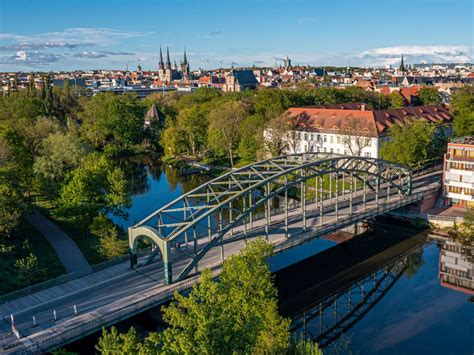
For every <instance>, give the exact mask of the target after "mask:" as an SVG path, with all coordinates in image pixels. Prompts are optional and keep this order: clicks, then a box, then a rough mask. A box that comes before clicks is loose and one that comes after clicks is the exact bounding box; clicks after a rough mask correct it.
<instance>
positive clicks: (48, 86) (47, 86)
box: [41, 74, 54, 117]
mask: <svg viewBox="0 0 474 355" xmlns="http://www.w3.org/2000/svg"><path fill="white" fill-rule="evenodd" d="M41 93H42V95H41V99H42V104H43V105H42V112H43V115H45V116H46V117H50V116H53V115H54V94H53V86H52V83H51V77H50V75H49V74H48V75H45V76H43V87H42V91H41Z"/></svg>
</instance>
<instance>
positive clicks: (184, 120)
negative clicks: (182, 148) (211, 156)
mask: <svg viewBox="0 0 474 355" xmlns="http://www.w3.org/2000/svg"><path fill="white" fill-rule="evenodd" d="M176 126H177V127H178V128H179V129H180V131H181V132H182V134H183V141H184V143H185V144H186V146H187V147H188V149H189V152H190V153H191V154H192V155H196V154H200V153H202V152H203V150H205V148H206V146H207V129H208V120H207V116H206V111H205V110H204V109H203V107H201V106H199V105H193V106H191V107H190V108H184V109H182V110H181V111H180V112H179V114H178V117H177V118H176Z"/></svg>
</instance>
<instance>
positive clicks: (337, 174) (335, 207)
mask: <svg viewBox="0 0 474 355" xmlns="http://www.w3.org/2000/svg"><path fill="white" fill-rule="evenodd" d="M338 195H339V173H338V171H336V196H335V197H336V201H335V202H336V205H335V206H334V213H335V215H336V221H337V220H338V219H339V213H338V212H339V211H338V206H337V200H338V199H339V196H338Z"/></svg>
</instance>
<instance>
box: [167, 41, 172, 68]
mask: <svg viewBox="0 0 474 355" xmlns="http://www.w3.org/2000/svg"><path fill="white" fill-rule="evenodd" d="M166 69H171V60H170V49H169V47H168V46H166Z"/></svg>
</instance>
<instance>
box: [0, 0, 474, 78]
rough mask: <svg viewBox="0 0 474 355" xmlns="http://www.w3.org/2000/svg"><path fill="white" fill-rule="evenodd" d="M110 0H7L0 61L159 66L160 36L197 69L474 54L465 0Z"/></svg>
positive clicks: (10, 65)
mask: <svg viewBox="0 0 474 355" xmlns="http://www.w3.org/2000/svg"><path fill="white" fill-rule="evenodd" d="M110 4H111V3H104V2H101V3H98V4H97V3H94V2H91V1H82V2H78V1H71V2H67V3H62V2H55V1H42V2H41V3H33V2H31V1H16V2H14V3H13V2H7V1H5V0H2V1H0V20H1V21H0V23H1V24H0V70H1V71H29V70H34V71H49V70H54V71H59V70H75V69H82V70H88V69H122V68H125V67H127V66H128V67H129V68H130V69H134V68H136V67H137V66H138V65H140V66H141V67H142V68H143V69H144V70H157V69H158V60H159V47H160V45H161V46H162V47H163V48H166V46H169V48H170V55H171V58H172V61H173V60H176V61H177V62H178V63H179V61H180V60H181V59H182V55H183V50H184V48H186V49H187V54H188V59H189V62H190V64H191V67H192V69H197V68H205V69H208V68H218V67H229V66H231V65H235V66H251V65H256V66H271V65H274V64H275V63H278V62H281V61H282V59H283V57H284V56H286V55H288V56H289V57H290V58H291V59H292V61H293V63H294V64H295V65H298V64H309V65H315V66H327V65H337V66H346V65H348V64H349V65H351V66H371V67H379V66H384V65H386V64H392V65H397V64H398V63H399V61H400V55H401V54H402V53H403V54H404V56H405V61H406V63H408V64H413V63H423V62H427V63H431V62H459V63H464V62H470V61H471V58H472V48H473V47H472V24H471V20H470V16H471V12H472V4H471V2H470V1H466V0H456V1H452V3H450V6H449V7H446V6H445V5H443V4H442V2H440V1H434V2H433V1H431V2H430V3H429V4H428V2H426V1H423V0H417V1H411V2H408V1H398V2H392V1H391V2H384V4H378V3H376V2H375V1H365V5H366V6H364V11H363V13H362V12H361V11H360V9H359V7H358V6H357V4H353V3H351V2H348V1H334V2H332V3H330V4H327V3H325V4H312V3H306V2H302V1H293V2H291V3H289V2H286V1H276V2H274V3H272V5H271V6H270V5H268V4H265V3H263V2H261V1H257V2H255V3H251V2H249V1H247V0H244V1H241V2H239V6H237V4H236V3H235V2H230V1H226V2H223V3H220V2H216V1H207V2H205V3H200V4H199V5H197V3H194V2H185V1H180V2H179V1H178V3H173V4H172V3H171V2H163V1H160V2H158V3H155V2H153V3H152V2H149V1H137V2H134V3H133V4H132V5H131V4H130V3H129V2H126V1H117V2H114V4H113V6H111V5H110ZM428 5H430V6H428ZM178 9H180V10H179V11H178ZM183 9H184V10H183ZM50 19H54V21H51V20H50ZM421 19H424V20H423V21H422V20H421ZM429 19H433V21H436V22H437V24H440V22H439V21H440V19H442V22H441V23H442V26H441V25H437V26H436V27H435V26H432V25H430V26H428V25H427V23H428V22H429ZM427 21H428V22H427Z"/></svg>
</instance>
